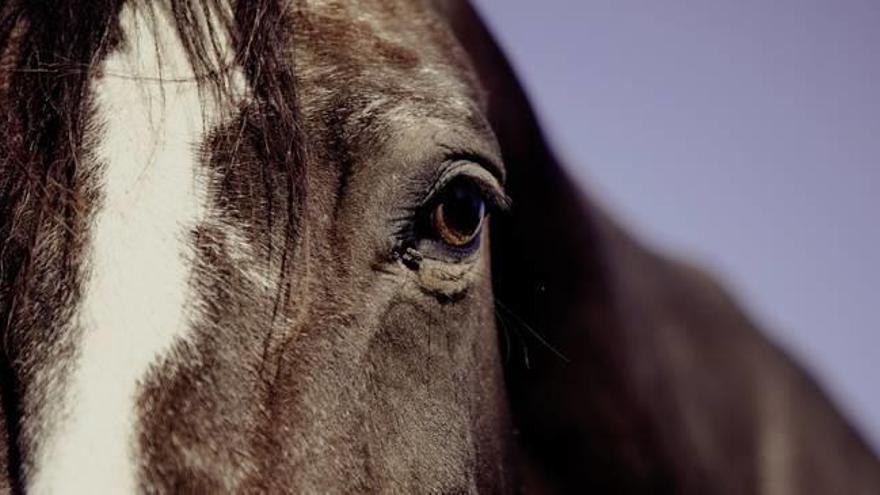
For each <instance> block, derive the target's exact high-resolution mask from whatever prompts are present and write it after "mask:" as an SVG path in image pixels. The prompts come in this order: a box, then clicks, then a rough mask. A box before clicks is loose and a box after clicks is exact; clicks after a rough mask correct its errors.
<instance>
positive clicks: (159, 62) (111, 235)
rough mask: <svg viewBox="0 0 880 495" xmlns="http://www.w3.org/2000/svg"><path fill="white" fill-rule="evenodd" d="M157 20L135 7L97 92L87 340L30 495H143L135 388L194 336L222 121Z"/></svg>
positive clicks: (84, 317)
mask: <svg viewBox="0 0 880 495" xmlns="http://www.w3.org/2000/svg"><path fill="white" fill-rule="evenodd" d="M160 10H161V9H157V16H156V17H155V19H156V21H155V22H153V21H152V20H150V17H149V16H148V15H145V14H144V13H141V12H139V11H138V9H136V8H133V7H132V6H131V5H130V4H127V6H126V7H125V10H124V11H123V12H122V14H121V21H120V24H121V26H122V29H123V31H124V33H125V39H126V45H125V46H124V47H122V48H121V49H120V50H119V51H117V52H114V53H111V54H110V55H109V56H108V58H107V59H106V61H105V62H104V64H103V67H102V74H104V75H103V77H101V78H100V79H98V80H96V81H95V83H94V86H93V94H94V95H95V98H96V110H97V115H96V121H97V122H100V123H102V124H103V126H104V127H103V132H102V136H101V138H100V143H99V145H98V148H97V150H96V156H97V159H98V162H99V163H100V165H101V166H103V167H105V168H104V170H103V174H102V179H103V183H102V185H101V188H100V189H101V193H102V203H101V204H100V205H99V206H98V208H97V213H96V216H95V218H94V224H93V226H92V230H91V232H90V237H89V239H90V242H89V251H88V260H87V263H88V265H87V269H86V271H85V273H87V274H88V275H87V276H86V278H85V281H84V296H83V300H82V301H81V306H80V307H79V308H78V310H79V311H78V325H79V328H80V329H81V330H82V337H81V339H82V340H81V341H80V342H78V343H77V357H76V361H75V363H74V365H73V366H72V367H71V369H72V371H71V375H70V376H69V377H68V378H67V381H66V386H65V393H64V394H63V397H62V398H60V401H61V403H60V406H61V407H60V408H59V410H60V411H62V412H61V414H60V415H59V416H58V417H55V418H53V423H55V424H53V425H51V427H50V429H49V432H48V433H47V435H46V437H44V438H42V439H41V441H40V442H39V443H40V445H41V447H40V449H39V452H38V453H37V457H36V465H35V466H34V471H33V475H32V476H30V479H29V480H28V492H29V493H38V494H43V493H132V492H135V491H137V488H138V460H137V456H138V454H137V452H136V446H137V438H136V435H137V421H138V412H137V410H136V403H135V401H136V400H137V394H138V387H139V383H140V382H141V381H142V380H143V379H144V377H145V374H146V373H147V371H148V370H149V368H150V366H151V365H153V364H155V363H157V362H158V361H159V360H160V359H161V358H162V357H163V356H164V355H165V354H166V353H167V352H168V350H169V349H170V348H171V346H172V345H173V344H174V343H175V342H176V341H178V340H179V339H185V338H186V336H187V332H188V327H189V320H190V316H191V315H190V314H189V310H188V307H190V306H191V304H192V302H193V297H192V296H191V295H190V294H189V281H190V273H191V269H192V259H193V257H194V256H195V253H194V251H193V249H192V247H191V245H190V237H189V234H190V232H191V231H192V229H193V227H195V226H196V225H197V223H198V222H199V220H200V218H202V215H203V212H202V210H203V208H204V205H205V200H206V191H205V187H204V184H203V183H202V182H201V177H202V176H203V174H200V173H199V170H198V167H199V159H198V152H197V148H198V145H199V143H200V142H201V141H202V140H203V139H204V136H205V132H206V130H207V129H208V128H209V127H210V126H211V125H213V124H216V123H217V120H218V119H219V118H220V115H219V114H220V113H221V112H219V110H218V109H219V107H218V106H217V105H216V104H209V105H206V104H205V103H204V102H203V100H202V98H201V97H200V93H199V91H198V88H197V86H196V84H195V83H192V82H186V83H181V82H179V80H180V79H181V78H191V77H193V71H192V69H191V68H190V66H189V63H188V61H187V58H186V56H185V52H184V51H183V49H182V46H181V44H180V41H179V38H178V36H177V33H176V31H175V28H174V26H173V25H172V24H171V23H170V21H169V20H168V19H166V18H164V17H163V14H162V13H161V12H159V11H160ZM157 46H159V47H160V50H159V52H160V53H159V54H158V55H157V50H156V47H157ZM160 69H161V70H160ZM121 75H125V77H120V76H121ZM236 75H237V76H238V78H237V79H236V80H235V81H234V82H237V83H239V84H238V87H239V88H242V87H243V78H242V77H241V73H240V72H238V73H237V74H236ZM132 76H134V77H132ZM157 78H163V79H165V80H166V81H167V80H172V79H173V80H176V81H169V82H162V83H160V82H157V81H156V79H157ZM203 94H204V95H207V94H209V92H204V93H203Z"/></svg>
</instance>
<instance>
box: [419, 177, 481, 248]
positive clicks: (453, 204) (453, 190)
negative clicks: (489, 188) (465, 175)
mask: <svg viewBox="0 0 880 495" xmlns="http://www.w3.org/2000/svg"><path fill="white" fill-rule="evenodd" d="M485 216H486V204H485V201H484V200H483V195H482V194H481V192H480V191H479V189H477V188H476V187H474V186H473V185H472V184H469V183H468V182H467V181H465V180H454V181H453V182H452V183H451V184H449V185H448V186H447V187H446V188H445V189H444V190H443V192H442V193H441V196H440V198H439V201H438V202H437V204H436V206H435V207H434V210H433V212H432V215H431V223H432V226H433V229H434V230H435V232H436V234H437V237H438V238H439V239H440V240H442V241H443V242H445V243H446V244H448V245H450V246H453V247H457V248H461V247H464V246H467V245H468V244H470V243H471V242H473V241H474V239H476V237H477V236H478V235H479V233H480V229H481V227H482V225H483V219H484V218H485Z"/></svg>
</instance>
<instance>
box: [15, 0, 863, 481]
mask: <svg viewBox="0 0 880 495" xmlns="http://www.w3.org/2000/svg"><path fill="white" fill-rule="evenodd" d="M0 108H2V110H0V115H2V117H0V118H2V121H0V125H2V130H3V132H2V136H0V149H2V151H0V325H2V326H0V331H2V336H3V353H2V359H0V362H2V371H0V376H2V381H0V396H2V408H0V411H2V414H0V465H2V469H0V473H2V474H0V487H2V491H3V492H5V493H24V492H26V493H37V494H41V493H126V492H149V493H169V492H185V493H218V492H242V493H250V492H258V493H290V492H297V493H363V492H383V493H384V492H387V493H684V494H704V493H731V494H734V493H773V494H785V493H852V494H857V493H880V467H878V460H877V457H876V455H875V454H874V453H873V452H871V450H870V449H869V448H868V446H867V445H866V444H865V442H864V441H863V440H862V439H861V438H860V436H859V435H858V433H857V432H856V431H855V430H854V429H853V428H852V427H851V426H850V425H849V424H848V423H847V421H846V420H845V418H843V417H842V415H841V414H840V413H839V412H838V410H837V408H836V407H835V405H834V404H833V403H832V402H831V401H830V400H828V399H827V398H826V397H825V395H824V393H823V392H822V391H821V389H820V388H819V387H818V386H817V385H816V384H815V382H814V381H813V380H812V379H811V378H810V377H809V376H808V374H807V373H805V372H804V371H802V370H801V369H800V368H799V367H798V366H797V365H796V363H794V362H793V361H792V360H791V359H790V358H788V357H787V356H786V355H785V354H784V352H782V351H781V350H779V349H777V347H776V346H775V345H773V344H772V343H771V342H770V341H768V340H767V339H766V338H765V337H763V336H762V334H761V332H760V330H758V329H757V328H756V327H755V325H754V324H753V323H752V322H751V321H750V320H749V318H748V317H747V316H746V315H745V314H744V313H743V312H742V311H741V310H740V309H739V308H738V305H737V304H736V302H735V301H734V300H733V299H732V298H731V297H730V296H729V295H727V293H726V292H725V290H724V289H723V288H722V287H721V286H720V285H719V284H718V283H717V282H716V281H715V280H714V278H713V277H712V276H711V275H709V274H707V272H706V271H705V270H703V269H701V268H698V267H695V266H693V265H691V264H688V263H687V262H684V261H680V260H678V259H676V258H674V257H673V256H670V255H667V254H665V253H659V252H657V251H655V250H653V249H651V248H649V247H647V246H645V245H643V244H642V243H641V242H639V241H638V240H637V239H636V237H634V236H633V235H632V234H630V233H628V232H627V231H626V230H625V229H624V228H622V227H620V226H619V224H618V223H616V222H615V221H614V220H613V218H612V216H611V215H609V214H608V213H607V212H606V211H605V210H604V209H603V208H602V207H601V206H600V205H598V204H596V203H594V202H593V201H591V200H590V199H589V198H588V197H587V196H586V195H584V194H583V193H582V192H581V190H580V189H579V188H578V187H577V186H575V185H574V184H573V183H572V181H571V180H570V179H569V177H568V176H567V174H566V172H565V169H564V168H563V166H562V164H561V163H560V162H559V161H558V160H557V159H556V157H555V156H554V154H553V152H552V151H551V149H550V148H549V147H548V145H547V143H546V141H545V139H544V137H543V135H542V133H541V130H540V128H539V125H538V123H537V121H536V119H535V116H534V114H533V113H532V110H531V108H530V105H529V103H528V100H527V98H526V96H525V94H524V92H523V90H522V88H521V87H520V85H519V83H518V82H517V80H516V77H515V75H514V73H513V71H512V70H511V67H510V66H509V65H508V63H507V61H506V59H505V58H504V55H503V54H502V52H501V50H500V49H499V48H498V46H497V45H496V43H495V42H494V41H493V39H492V36H491V34H490V33H489V32H488V30H487V29H486V27H485V26H484V24H483V23H482V21H481V20H480V18H479V16H478V15H477V13H476V12H475V11H474V10H473V8H472V7H471V6H470V5H469V4H468V3H467V2H466V1H464V0H348V1H344V0H291V1H288V2H285V1H281V0H248V1H245V0H238V1H233V0H153V1H150V0H3V1H2V2H0Z"/></svg>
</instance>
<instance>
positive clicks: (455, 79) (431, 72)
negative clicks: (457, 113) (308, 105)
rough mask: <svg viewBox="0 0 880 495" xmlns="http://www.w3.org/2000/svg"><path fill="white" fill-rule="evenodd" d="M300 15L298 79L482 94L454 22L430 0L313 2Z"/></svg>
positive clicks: (333, 85) (398, 91)
mask: <svg viewBox="0 0 880 495" xmlns="http://www.w3.org/2000/svg"><path fill="white" fill-rule="evenodd" d="M293 18H294V22H293V25H294V39H295V46H294V50H295V52H296V64H295V65H296V72H297V77H298V78H299V79H300V80H303V81H306V82H307V83H311V85H316V86H319V87H322V88H324V89H330V90H332V89H337V90H338V89H340V88H343V87H345V88H348V89H349V90H351V91H357V92H359V93H360V94H369V93H385V94H386V95H387V94H388V93H393V96H398V97H401V96H406V94H407V93H412V92H421V93H423V95H422V96H424V95H426V94H429V93H430V94H434V95H438V97H439V96H440V95H444V93H445V95H444V96H447V97H448V96H449V94H450V93H459V94H461V93H467V94H468V95H469V96H475V97H479V96H480V95H479V94H478V88H477V84H475V83H476V81H475V79H474V77H473V74H472V72H471V71H470V66H469V65H468V62H467V59H466V56H464V54H463V51H462V50H460V49H459V47H458V45H457V42H456V40H455V38H454V36H453V34H452V32H451V30H450V29H449V27H448V25H447V24H446V23H445V21H443V20H442V19H441V18H440V17H439V16H438V15H437V13H436V12H434V11H433V10H431V9H430V8H429V7H427V6H426V5H424V3H423V2H414V1H401V0H382V1H376V0H361V1H354V2H339V1H327V0H318V1H307V2H303V3H302V4H299V6H298V7H297V8H294V10H293ZM328 76H332V77H328ZM475 99H479V98H475Z"/></svg>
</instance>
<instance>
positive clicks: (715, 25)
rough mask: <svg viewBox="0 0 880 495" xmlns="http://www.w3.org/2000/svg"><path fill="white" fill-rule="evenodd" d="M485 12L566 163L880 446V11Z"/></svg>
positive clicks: (766, 6)
mask: <svg viewBox="0 0 880 495" xmlns="http://www.w3.org/2000/svg"><path fill="white" fill-rule="evenodd" d="M476 4H477V6H478V7H479V8H480V10H481V11H482V12H483V14H484V16H485V17H486V20H487V21H488V22H489V24H490V25H491V26H492V28H493V30H494V31H495V34H496V36H497V37H498V39H499V41H500V42H501V43H502V45H503V46H504V47H505V49H506V51H507V53H508V55H509V56H510V57H511V59H512V62H513V64H514V66H515V67H516V68H517V70H518V73H519V75H520V77H521V79H522V81H523V83H524V84H525V86H526V89H527V90H528V92H529V94H530V96H531V99H532V101H533V102H534V103H535V105H536V106H537V109H538V113H539V116H540V118H541V121H542V122H543V124H544V129H545V131H546V133H547V134H548V136H549V137H550V139H551V141H552V142H553V143H554V145H555V147H556V149H557V151H558V152H559V154H560V156H561V158H562V159H563V161H564V162H565V163H566V164H568V165H569V167H570V168H569V171H570V173H571V174H572V175H573V176H575V177H576V178H577V179H578V180H579V181H580V182H581V183H582V184H583V185H584V187H585V188H586V190H588V191H589V192H590V194H592V195H593V196H594V197H596V198H597V199H599V200H600V202H602V203H604V204H605V205H606V207H608V208H609V209H610V210H611V211H612V212H614V213H615V214H616V215H617V216H618V218H620V219H621V220H622V221H623V222H624V223H626V224H628V225H629V226H630V227H631V228H632V230H634V231H635V232H636V233H638V234H639V235H640V236H641V237H642V239H644V240H646V241H647V242H649V243H651V244H654V245H656V246H659V247H661V248H664V249H669V250H672V251H674V252H678V253H681V254H683V255H687V256H690V257H692V258H693V259H695V260H697V261H698V262H701V263H702V264H703V265H704V266H707V267H709V268H710V269H712V270H713V271H715V272H716V273H718V274H719V275H721V276H722V278H723V280H724V282H725V284H726V285H727V287H728V288H730V289H731V290H732V291H733V293H734V295H735V296H736V297H737V298H738V299H739V300H740V301H741V302H742V303H744V304H745V306H746V307H747V309H748V310H749V312H750V313H751V315H752V316H753V317H754V319H756V320H757V321H758V322H759V323H760V324H761V325H762V326H763V327H764V328H765V329H766V331H767V333H768V334H769V335H770V337H771V338H772V339H774V340H775V341H776V342H778V343H780V344H781V345H783V346H784V347H785V348H787V349H788V350H789V352H790V353H791V354H793V355H794V356H795V358H796V359H798V360H799V361H800V362H801V363H802V364H803V365H804V366H806V367H807V368H808V369H809V370H810V371H811V372H812V373H813V375H814V376H815V377H817V378H818V379H819V381H820V382H821V384H822V385H823V387H824V388H825V389H826V390H827V391H828V392H829V393H830V394H831V395H832V397H833V398H834V399H835V400H836V402H837V403H838V404H839V405H840V406H841V407H842V408H843V410H844V412H845V413H846V414H847V415H848V416H849V417H850V418H852V420H853V421H854V422H855V424H856V425H857V427H858V428H859V429H860V430H861V431H862V432H863V433H864V434H865V436H866V437H867V438H868V440H869V441H870V442H871V443H872V445H874V446H875V449H876V448H878V447H880V372H878V371H877V370H876V368H877V366H878V364H880V363H878V361H880V2H878V1H877V0H824V1H818V0H774V1H770V2H768V1H766V0H739V1H730V0H726V1H723V2H722V1H695V0H691V1H685V0H670V1H665V2H657V1H653V0H567V1H566V0H542V1H536V0H476Z"/></svg>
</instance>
